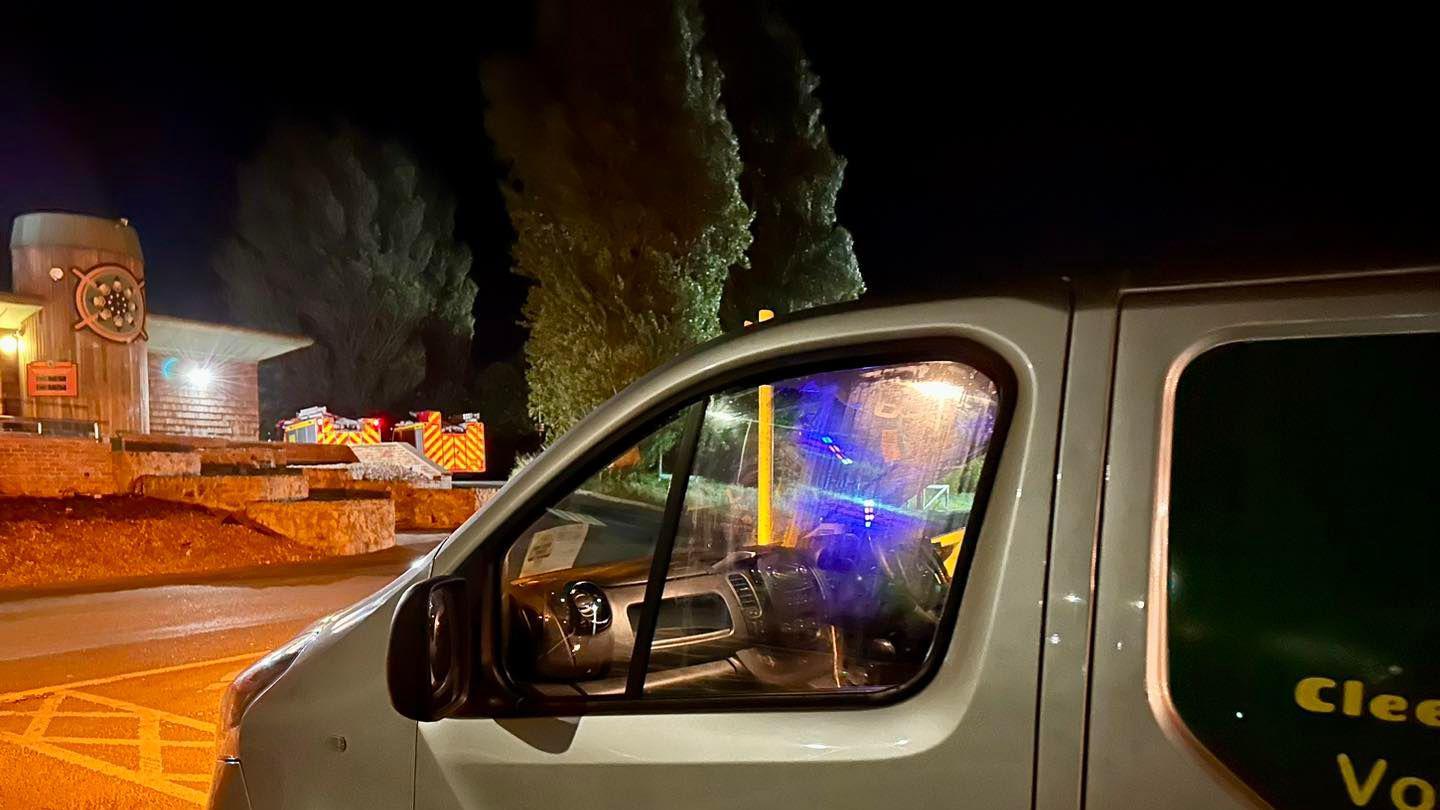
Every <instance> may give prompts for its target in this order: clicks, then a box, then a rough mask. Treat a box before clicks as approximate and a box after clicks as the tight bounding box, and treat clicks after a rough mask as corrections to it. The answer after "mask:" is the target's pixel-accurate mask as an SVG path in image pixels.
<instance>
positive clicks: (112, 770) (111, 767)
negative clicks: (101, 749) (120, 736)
mask: <svg viewBox="0 0 1440 810" xmlns="http://www.w3.org/2000/svg"><path fill="white" fill-rule="evenodd" d="M0 740H5V741H6V742H12V743H15V744H16V745H19V746H21V747H24V748H28V749H30V750H32V751H35V752H37V753H40V754H44V755H46V756H49V757H54V758H55V759H58V760H60V761H61V762H68V763H70V764H71V765H79V766H80V767H82V768H85V769H87V770H91V771H95V772H96V773H100V774H103V775H105V776H109V777H113V778H115V779H123V780H125V781H126V782H133V783H134V784H137V785H140V786H141V787H147V788H150V789H151V790H156V791H159V792H161V793H164V794H165V795H167V796H174V797H175V798H177V799H184V800H186V801H189V802H194V803H195V804H197V805H203V804H205V799H206V791H201V790H196V789H195V788H192V787H186V786H184V785H177V784H174V783H173V782H170V781H168V780H167V779H162V778H160V777H157V776H152V775H145V774H141V773H139V772H137V771H132V770H130V769H129V768H125V767H121V766H119V765H116V764H114V763H112V762H106V761H105V760H103V759H96V758H95V757H92V756H86V755H85V754H81V753H79V752H76V751H71V750H70V749H68V748H61V747H60V746H58V745H51V744H50V743H46V742H37V741H33V740H27V739H25V738H24V737H22V736H20V735H19V734H12V733H10V732H8V731H0Z"/></svg>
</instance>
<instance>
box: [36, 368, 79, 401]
mask: <svg viewBox="0 0 1440 810" xmlns="http://www.w3.org/2000/svg"><path fill="white" fill-rule="evenodd" d="M79 380H80V375H79V373H78V372H77V371H76V368H75V364H74V363H42V362H35V363H31V364H29V365H28V366H26V367H25V390H26V392H27V393H28V394H29V395H30V396H32V397H73V396H78V395H79V394H80V382H79Z"/></svg>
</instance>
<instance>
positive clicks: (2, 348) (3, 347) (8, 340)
mask: <svg viewBox="0 0 1440 810" xmlns="http://www.w3.org/2000/svg"><path fill="white" fill-rule="evenodd" d="M18 351H20V338H18V337H16V336H15V335H6V336H5V337H0V352H4V353H5V354H14V353H16V352H18Z"/></svg>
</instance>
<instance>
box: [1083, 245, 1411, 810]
mask: <svg viewBox="0 0 1440 810" xmlns="http://www.w3.org/2000/svg"><path fill="white" fill-rule="evenodd" d="M1437 330H1440V275H1437V274H1435V273H1434V272H1429V271H1417V272H1409V273H1399V274H1376V275H1373V276H1362V277H1352V278H1341V279H1327V280H1308V281H1299V282H1293V283H1277V284H1267V285H1244V286H1219V287H1214V288H1207V287H1196V288H1193V289H1188V290H1179V291H1154V292H1145V293H1138V294H1132V295H1127V296H1125V297H1123V299H1122V302H1121V312H1120V321H1119V341H1118V345H1117V351H1116V368H1115V378H1114V380H1115V381H1114V393H1113V408H1112V412H1111V416H1110V429H1109V436H1110V441H1109V450H1108V458H1107V475H1106V479H1107V480H1106V484H1105V487H1104V499H1103V505H1102V510H1103V523H1102V528H1101V541H1100V547H1099V571H1098V601H1097V606H1096V623H1095V640H1094V652H1093V656H1094V664H1093V672H1092V691H1091V698H1090V701H1091V703H1090V722H1089V728H1088V743H1087V750H1088V757H1087V761H1088V764H1087V770H1086V790H1085V797H1084V798H1085V806H1086V807H1088V808H1096V809H1099V808H1129V807H1168V808H1196V809H1197V810H1198V809H1199V808H1232V807H1233V808H1241V807H1256V806H1260V807H1263V806H1266V804H1265V803H1264V802H1263V801H1262V800H1261V799H1260V798H1259V797H1258V796H1257V795H1256V794H1255V793H1254V792H1253V791H1252V790H1251V789H1250V787H1249V786H1248V785H1246V784H1245V783H1244V782H1242V781H1241V780H1240V779H1238V778H1236V777H1235V776H1234V775H1233V774H1232V773H1231V772H1230V771H1229V770H1228V769H1226V768H1225V767H1223V766H1222V765H1221V764H1220V763H1219V762H1218V761H1217V760H1216V759H1215V757H1214V756H1213V755H1211V754H1210V752H1208V751H1207V750H1205V748H1204V747H1203V746H1201V745H1200V744H1199V743H1198V742H1197V741H1196V740H1195V738H1194V737H1193V736H1192V735H1191V733H1190V732H1189V731H1188V729H1187V728H1186V726H1185V723H1184V721H1183V720H1182V719H1181V718H1180V717H1179V715H1178V714H1177V712H1176V711H1175V708H1174V706H1173V704H1172V703H1171V700H1170V696H1169V680H1168V678H1169V674H1168V671H1167V661H1166V658H1167V653H1166V644H1167V637H1166V632H1167V631H1166V623H1165V622H1166V616H1165V610H1166V604H1167V598H1168V588H1169V585H1168V583H1167V575H1168V573H1167V572H1168V570H1169V569H1168V563H1167V557H1166V542H1167V514H1168V493H1169V457H1170V442H1171V437H1172V429H1173V420H1172V417H1173V407H1174V397H1175V390H1176V385H1177V382H1178V380H1179V378H1180V375H1181V374H1182V373H1183V371H1184V369H1185V368H1186V366H1187V364H1189V362H1190V361H1191V360H1193V359H1194V358H1195V357H1197V356H1198V355H1200V354H1201V353H1203V352H1204V351H1206V350H1208V349H1211V348H1213V347H1216V346H1219V345H1222V344H1227V343H1232V342H1237V341H1263V340H1285V339H1299V338H1317V337H1335V336H1347V335H1380V334H1395V333H1408V332H1433V331H1437ZM1416 362H1417V364H1422V365H1423V364H1424V363H1425V362H1428V363H1429V364H1430V368H1431V369H1433V363H1434V358H1429V359H1428V361H1427V360H1426V359H1425V358H1417V359H1416ZM1422 365H1417V373H1433V371H1431V370H1424V369H1423V368H1422ZM1279 699H1280V700H1282V701H1283V700H1288V696H1284V695H1282V696H1280V697H1279ZM1242 714H1243V713H1242ZM1236 719H1237V722H1238V721H1243V717H1241V716H1239V715H1237V718H1236ZM1317 776H1318V775H1317ZM1328 777H1329V775H1327V778H1328ZM1336 791H1337V794H1336V795H1337V798H1339V799H1341V800H1343V799H1344V792H1343V791H1344V788H1343V787H1342V786H1341V784H1340V781H1339V779H1338V778H1336Z"/></svg>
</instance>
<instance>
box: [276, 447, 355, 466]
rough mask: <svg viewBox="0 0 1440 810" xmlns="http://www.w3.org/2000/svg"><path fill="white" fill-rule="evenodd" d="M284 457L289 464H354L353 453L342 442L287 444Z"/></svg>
mask: <svg viewBox="0 0 1440 810" xmlns="http://www.w3.org/2000/svg"><path fill="white" fill-rule="evenodd" d="M285 458H286V461H287V462H288V463H290V464H354V463H355V461H356V458H355V453H354V452H353V451H352V450H351V449H350V448H349V447H346V446H345V445H343V444H298V443H297V444H287V445H285Z"/></svg>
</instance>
